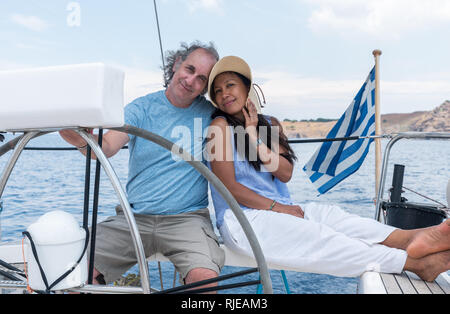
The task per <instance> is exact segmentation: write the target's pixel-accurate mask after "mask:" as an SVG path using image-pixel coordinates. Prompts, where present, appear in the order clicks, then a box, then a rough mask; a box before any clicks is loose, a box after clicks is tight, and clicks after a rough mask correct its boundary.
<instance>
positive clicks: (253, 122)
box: [242, 99, 258, 137]
mask: <svg viewBox="0 0 450 314" xmlns="http://www.w3.org/2000/svg"><path fill="white" fill-rule="evenodd" d="M242 113H243V114H244V118H245V130H246V131H247V133H248V134H249V135H250V136H255V137H256V136H258V134H257V132H256V127H257V126H258V111H257V110H256V106H255V104H254V103H253V102H252V101H251V100H250V99H247V103H246V105H245V106H244V107H243V108H242Z"/></svg>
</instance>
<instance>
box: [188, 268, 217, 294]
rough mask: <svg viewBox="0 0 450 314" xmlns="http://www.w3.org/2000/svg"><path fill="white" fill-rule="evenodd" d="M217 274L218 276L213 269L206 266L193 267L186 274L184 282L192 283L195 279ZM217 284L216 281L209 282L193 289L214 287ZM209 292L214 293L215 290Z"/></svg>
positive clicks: (213, 276)
mask: <svg viewBox="0 0 450 314" xmlns="http://www.w3.org/2000/svg"><path fill="white" fill-rule="evenodd" d="M217 276H218V275H217V273H216V272H215V271H213V270H210V269H207V268H194V269H193V270H191V271H190V272H189V273H188V274H187V276H186V278H185V283H186V284H190V283H194V282H197V281H202V280H206V279H212V278H216V277H217ZM217 285H218V284H217V282H215V283H211V284H209V285H204V286H200V287H196V288H193V289H200V288H209V287H216V286H217ZM209 293H216V292H215V291H214V292H209Z"/></svg>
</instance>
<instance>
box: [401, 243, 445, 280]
mask: <svg viewBox="0 0 450 314" xmlns="http://www.w3.org/2000/svg"><path fill="white" fill-rule="evenodd" d="M449 269H450V250H448V251H443V252H438V253H434V254H430V255H427V256H425V257H422V258H418V259H417V258H412V257H409V256H408V258H407V259H406V263H405V267H404V270H408V271H412V272H413V273H415V274H416V275H418V276H419V277H420V278H421V279H422V280H425V281H433V280H435V279H436V277H437V276H439V274H441V273H443V272H445V271H448V270H449Z"/></svg>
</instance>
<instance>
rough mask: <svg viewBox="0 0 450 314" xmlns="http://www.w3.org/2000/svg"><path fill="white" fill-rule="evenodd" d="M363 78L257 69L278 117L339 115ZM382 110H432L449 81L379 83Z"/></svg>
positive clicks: (257, 77) (449, 86) (257, 79)
mask: <svg viewBox="0 0 450 314" xmlns="http://www.w3.org/2000/svg"><path fill="white" fill-rule="evenodd" d="M364 80H365V77H361V80H326V79H321V78H316V77H302V76H300V75H297V74H291V73H284V72H258V71H255V82H256V83H258V84H259V82H263V83H262V84H259V85H260V86H261V88H262V90H263V92H264V95H265V98H266V100H267V108H266V109H265V113H266V114H272V115H275V116H278V117H279V118H289V117H291V118H293V119H303V118H317V117H324V118H338V117H340V116H341V114H342V113H343V112H344V111H345V109H346V108H347V106H348V105H350V103H351V102H352V100H353V98H354V97H355V96H356V93H357V92H358V90H359V89H360V88H361V86H362V84H363V82H364ZM380 93H381V111H382V113H393V112H413V111H418V110H431V109H433V108H434V107H436V106H439V105H440V104H441V103H442V102H444V101H445V100H446V99H448V95H450V81H448V80H409V81H407V80H401V81H389V80H382V81H381V82H380Z"/></svg>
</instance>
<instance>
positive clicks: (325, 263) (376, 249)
mask: <svg viewBox="0 0 450 314" xmlns="http://www.w3.org/2000/svg"><path fill="white" fill-rule="evenodd" d="M302 209H303V210H304V212H305V218H304V219H302V218H297V217H294V216H292V215H287V214H280V213H276V212H273V211H268V210H256V209H255V210H245V211H244V213H245V215H246V217H247V219H248V221H249V222H250V224H251V226H252V228H253V230H254V232H255V234H256V236H257V238H258V242H259V244H260V246H261V248H262V251H263V253H264V256H265V258H266V261H267V262H271V263H274V264H277V265H281V266H287V267H289V268H295V269H298V270H299V271H301V272H309V273H319V274H328V275H333V276H339V277H356V276H360V275H361V274H362V273H364V272H366V271H377V272H383V273H400V272H401V271H402V270H403V267H404V265H405V262H406V257H407V254H406V252H405V251H403V250H399V249H393V248H389V247H386V246H384V245H381V244H379V243H380V242H383V241H384V240H385V239H386V238H387V237H388V236H389V235H390V234H391V233H392V232H393V231H394V230H395V228H394V227H391V226H388V225H384V224H381V223H379V222H377V221H375V220H373V219H368V218H362V217H359V216H357V215H352V214H349V213H346V212H344V211H343V210H341V209H340V208H339V207H338V206H333V205H325V204H318V203H309V204H307V205H305V206H302ZM219 231H220V233H221V235H222V238H223V240H224V243H225V245H226V246H227V247H229V248H230V249H232V250H236V251H238V252H240V253H243V254H245V255H248V256H251V257H253V251H252V249H251V247H250V244H249V242H248V240H247V237H246V236H245V234H244V231H243V230H242V227H241V225H240V224H239V222H238V221H237V219H236V217H235V216H234V214H233V212H232V211H231V210H230V209H228V210H226V212H225V215H224V222H223V224H222V226H221V227H220V229H219Z"/></svg>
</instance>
